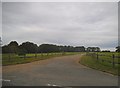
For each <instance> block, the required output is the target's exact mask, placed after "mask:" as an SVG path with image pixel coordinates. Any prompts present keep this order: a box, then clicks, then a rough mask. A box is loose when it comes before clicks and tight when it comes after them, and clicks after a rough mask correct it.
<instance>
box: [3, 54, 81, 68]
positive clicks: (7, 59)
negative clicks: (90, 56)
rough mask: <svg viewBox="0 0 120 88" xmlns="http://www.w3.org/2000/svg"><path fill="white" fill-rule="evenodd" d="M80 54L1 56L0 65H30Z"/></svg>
mask: <svg viewBox="0 0 120 88" xmlns="http://www.w3.org/2000/svg"><path fill="white" fill-rule="evenodd" d="M75 54H80V53H79V52H64V53H42V54H41V53H38V54H37V56H35V54H26V56H25V57H24V56H19V55H17V54H2V65H3V66H6V65H15V64H24V63H30V62H33V61H38V60H45V59H49V58H53V57H60V56H67V55H75Z"/></svg>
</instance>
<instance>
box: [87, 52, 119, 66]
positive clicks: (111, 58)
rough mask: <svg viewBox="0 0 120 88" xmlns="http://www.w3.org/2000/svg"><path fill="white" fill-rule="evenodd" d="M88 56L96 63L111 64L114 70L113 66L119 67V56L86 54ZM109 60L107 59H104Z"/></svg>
mask: <svg viewBox="0 0 120 88" xmlns="http://www.w3.org/2000/svg"><path fill="white" fill-rule="evenodd" d="M86 55H88V56H92V57H93V58H95V59H96V61H97V62H107V63H110V64H112V67H113V68H114V67H115V65H120V62H119V58H120V56H118V55H115V54H110V55H105V54H100V53H88V52H87V53H86ZM105 58H109V59H105Z"/></svg>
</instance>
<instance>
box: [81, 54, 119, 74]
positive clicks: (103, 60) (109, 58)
mask: <svg viewBox="0 0 120 88" xmlns="http://www.w3.org/2000/svg"><path fill="white" fill-rule="evenodd" d="M97 55H98V59H97ZM113 55H114V59H113ZM119 56H120V55H119V54H118V53H116V52H99V53H87V54H86V55H84V56H83V57H82V58H81V60H80V63H81V64H83V65H86V66H88V67H91V68H94V69H97V70H101V71H104V72H108V73H111V74H114V75H118V74H119V75H120V72H118V68H119V67H120V64H119V59H120V57H119ZM113 62H114V63H113Z"/></svg>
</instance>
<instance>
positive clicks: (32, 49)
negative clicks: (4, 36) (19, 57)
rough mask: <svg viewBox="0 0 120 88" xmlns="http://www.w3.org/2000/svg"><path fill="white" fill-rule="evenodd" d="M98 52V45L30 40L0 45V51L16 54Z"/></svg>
mask: <svg viewBox="0 0 120 88" xmlns="http://www.w3.org/2000/svg"><path fill="white" fill-rule="evenodd" d="M116 49H117V50H116V51H118V52H119V51H120V47H116ZM85 51H88V52H99V51H100V48H99V47H88V48H85V47H84V46H77V47H73V46H58V45H53V44H41V45H39V46H37V44H34V43H32V42H24V43H22V44H20V45H19V44H18V43H17V42H16V41H11V42H10V43H9V44H8V45H4V46H2V53H16V54H24V53H51V52H85Z"/></svg>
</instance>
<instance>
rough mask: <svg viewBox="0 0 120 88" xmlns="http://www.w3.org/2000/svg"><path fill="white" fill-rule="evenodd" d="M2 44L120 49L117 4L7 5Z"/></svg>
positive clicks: (19, 3) (4, 5)
mask: <svg viewBox="0 0 120 88" xmlns="http://www.w3.org/2000/svg"><path fill="white" fill-rule="evenodd" d="M2 41H3V45H6V44H8V43H9V42H10V41H17V42H18V43H19V44H21V43H22V42H26V41H30V42H34V43H36V44H38V45H40V44H43V43H49V44H57V45H71V46H85V47H90V46H98V47H100V48H101V49H103V50H105V49H108V50H115V47H116V46H117V45H118V3H117V2H3V3H2Z"/></svg>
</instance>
